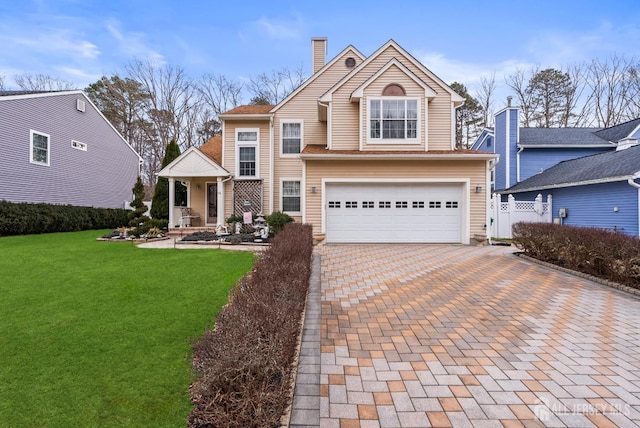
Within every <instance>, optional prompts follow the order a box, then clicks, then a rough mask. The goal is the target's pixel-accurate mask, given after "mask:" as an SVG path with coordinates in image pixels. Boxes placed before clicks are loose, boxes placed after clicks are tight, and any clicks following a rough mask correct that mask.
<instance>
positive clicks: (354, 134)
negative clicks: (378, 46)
mask: <svg viewBox="0 0 640 428" xmlns="http://www.w3.org/2000/svg"><path fill="white" fill-rule="evenodd" d="M393 58H396V59H398V60H399V61H401V62H402V63H403V65H405V66H406V67H407V68H408V69H409V70H410V71H411V72H413V73H415V74H416V75H417V76H418V77H419V78H420V79H422V81H424V82H425V83H426V84H427V85H429V86H430V87H431V88H432V89H434V90H435V91H436V92H437V94H438V95H437V96H436V98H435V99H434V100H433V101H432V102H431V103H429V113H428V114H429V123H428V130H427V132H428V134H427V135H428V148H429V150H451V139H452V126H453V122H452V120H453V118H452V115H451V95H450V94H449V93H448V92H447V91H446V90H445V89H444V88H442V87H441V86H440V84H439V83H437V82H435V81H434V80H433V79H431V78H430V77H429V76H427V75H426V74H425V73H423V72H422V70H420V69H419V68H418V67H417V66H415V65H413V64H412V63H411V62H410V61H409V60H406V59H405V57H404V56H403V54H402V53H400V52H399V51H398V50H396V49H395V48H394V47H393V46H389V47H388V48H387V49H386V50H385V51H383V52H381V53H379V55H378V56H377V57H376V58H374V59H373V60H372V61H371V62H370V63H369V64H367V66H366V67H364V68H363V69H361V70H359V72H358V73H356V74H355V75H354V76H353V77H352V78H350V79H349V80H348V81H347V82H345V83H344V84H343V85H342V86H341V87H340V88H339V89H338V90H336V91H335V92H334V93H333V100H332V103H331V108H332V119H333V120H332V128H331V139H332V146H331V148H332V149H333V150H358V149H359V145H358V141H359V140H358V138H359V129H360V127H363V129H366V126H365V125H366V124H364V123H361V121H359V120H358V118H359V117H360V116H359V106H358V104H357V103H352V102H351V101H350V96H351V93H352V92H353V91H354V90H355V89H356V88H358V87H359V86H360V85H362V83H364V82H365V81H366V80H367V79H368V78H369V77H371V76H372V75H373V74H375V73H376V72H377V71H378V70H379V69H380V68H382V67H384V66H385V65H386V64H387V63H388V62H389V61H390V60H391V59H393ZM385 74H386V73H385ZM385 82H386V79H385ZM387 83H393V82H391V81H388V82H387ZM414 147H415V146H414Z"/></svg>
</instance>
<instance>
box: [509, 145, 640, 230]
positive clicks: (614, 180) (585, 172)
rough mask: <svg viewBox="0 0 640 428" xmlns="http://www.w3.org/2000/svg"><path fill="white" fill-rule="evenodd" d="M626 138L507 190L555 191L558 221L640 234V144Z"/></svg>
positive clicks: (525, 193) (519, 195) (520, 193)
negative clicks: (596, 152)
mask: <svg viewBox="0 0 640 428" xmlns="http://www.w3.org/2000/svg"><path fill="white" fill-rule="evenodd" d="M637 143H638V140H637V139H630V138H629V139H626V140H624V141H623V142H621V143H620V144H619V146H618V150H616V151H609V152H606V153H601V154H597V155H591V156H585V157H581V158H578V159H572V160H567V161H563V162H560V163H559V164H557V165H555V166H552V167H550V168H548V169H546V170H544V171H543V172H542V173H540V174H537V175H534V176H532V177H530V178H528V179H526V180H523V181H521V182H520V183H518V184H516V185H514V186H512V187H510V188H508V189H506V190H505V191H504V192H501V193H503V194H505V195H506V194H512V195H514V197H516V199H518V200H533V199H534V198H535V197H536V195H538V194H543V195H551V196H552V198H553V217H554V219H556V220H555V221H557V222H561V223H563V224H568V225H572V226H588V227H598V228H604V229H609V230H616V231H620V232H623V233H626V234H628V235H633V236H639V234H640V225H639V222H640V217H639V215H638V210H639V204H640V146H638V145H637Z"/></svg>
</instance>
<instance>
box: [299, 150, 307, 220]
mask: <svg viewBox="0 0 640 428" xmlns="http://www.w3.org/2000/svg"><path fill="white" fill-rule="evenodd" d="M300 193H301V195H300V209H302V223H303V224H304V223H306V222H307V163H306V162H302V181H301V182H300Z"/></svg>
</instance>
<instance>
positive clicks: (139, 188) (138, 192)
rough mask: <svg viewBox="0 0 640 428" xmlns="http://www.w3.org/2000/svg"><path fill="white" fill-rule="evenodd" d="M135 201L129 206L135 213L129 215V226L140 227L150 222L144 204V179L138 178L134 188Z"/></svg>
mask: <svg viewBox="0 0 640 428" xmlns="http://www.w3.org/2000/svg"><path fill="white" fill-rule="evenodd" d="M132 191H133V201H132V202H131V203H130V204H129V205H131V208H133V211H131V212H130V213H129V226H133V227H138V225H140V223H144V222H145V221H147V220H149V217H147V216H146V215H144V213H145V212H147V206H146V205H145V204H144V202H143V199H144V184H143V183H142V179H141V178H140V176H138V179H137V180H136V184H134V186H133V189H132Z"/></svg>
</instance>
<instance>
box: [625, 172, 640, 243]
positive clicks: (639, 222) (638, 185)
mask: <svg viewBox="0 0 640 428" xmlns="http://www.w3.org/2000/svg"><path fill="white" fill-rule="evenodd" d="M638 177H640V171H638V172H636V173H635V174H633V176H632V177H631V178H629V179H628V180H627V183H629V185H630V186H633V187H635V188H636V189H638V232H639V233H638V234H639V235H640V184H638V183H636V182H635V181H634V180H635V179H636V178H638Z"/></svg>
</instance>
